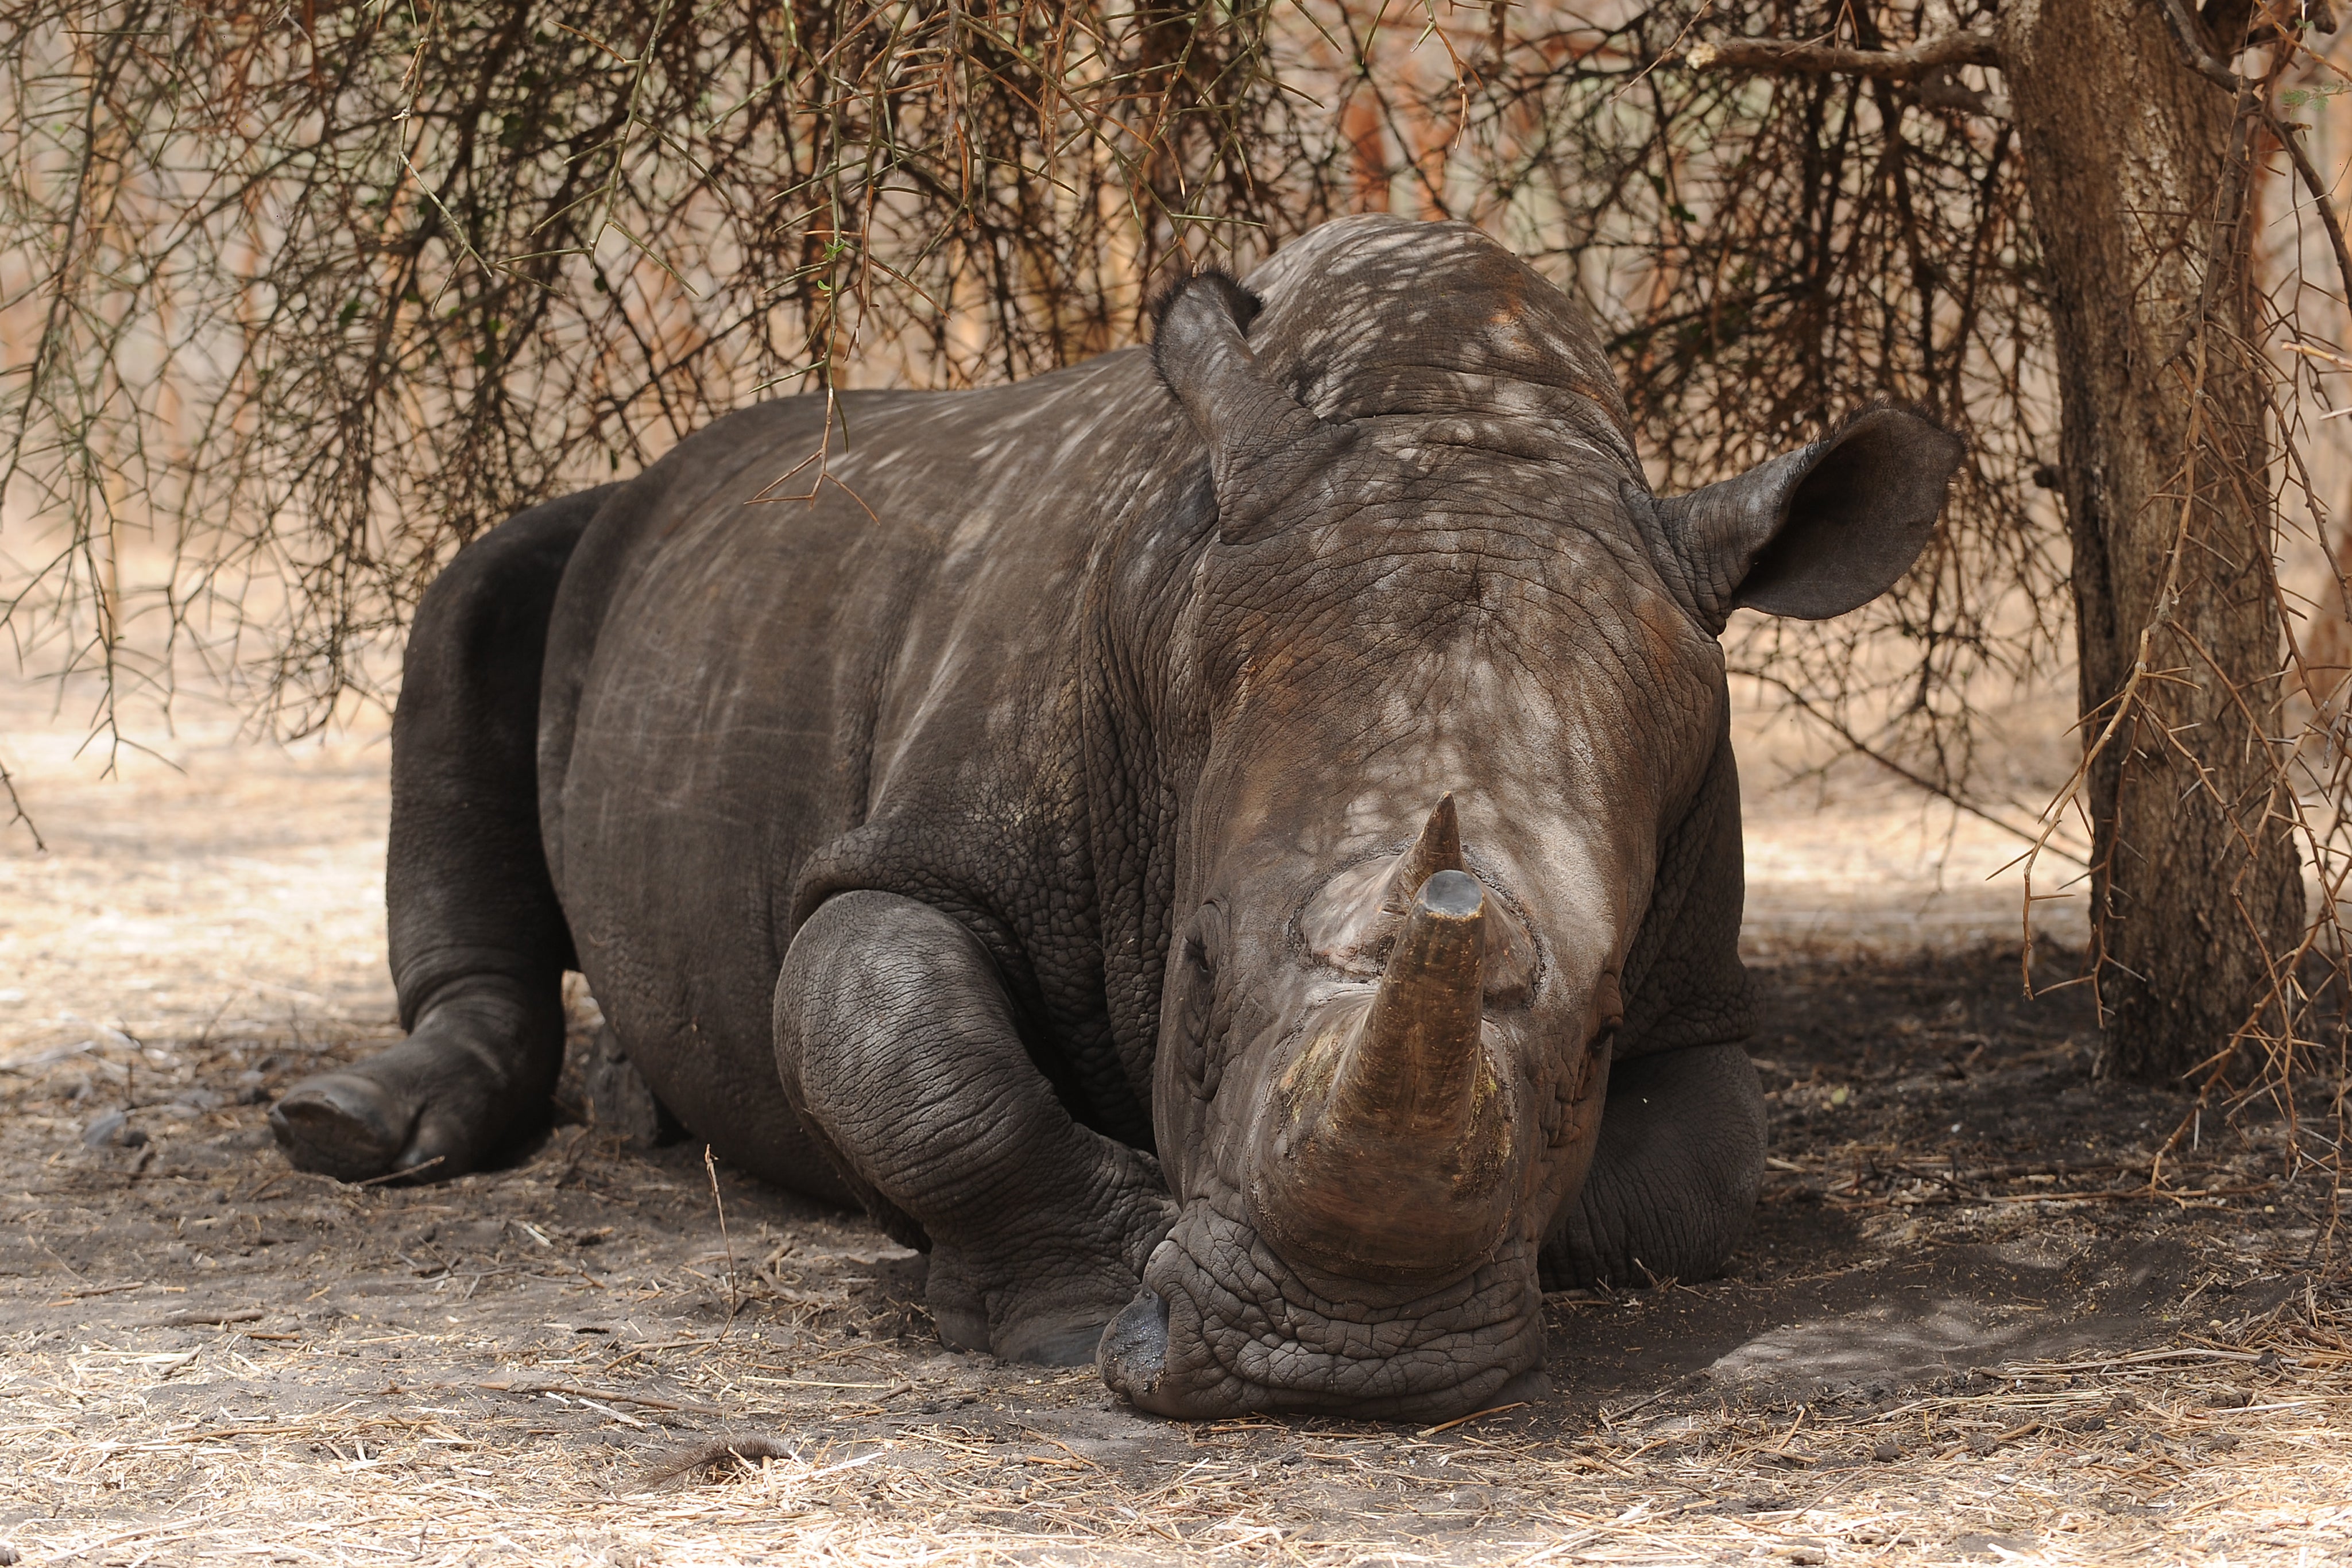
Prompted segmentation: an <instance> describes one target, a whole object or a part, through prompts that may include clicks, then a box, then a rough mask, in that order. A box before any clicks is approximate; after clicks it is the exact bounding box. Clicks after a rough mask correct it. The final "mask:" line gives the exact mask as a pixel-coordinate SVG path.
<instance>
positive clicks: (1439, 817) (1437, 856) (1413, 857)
mask: <svg viewBox="0 0 2352 1568" xmlns="http://www.w3.org/2000/svg"><path fill="white" fill-rule="evenodd" d="M1469 869H1470V868H1469V867H1468V866H1466V865H1465V864H1464V863H1463V861H1462V821H1461V819H1460V818H1459V817H1457V816H1455V815H1454V792H1453V791H1452V790H1450V789H1449V790H1447V791H1446V792H1445V793H1444V795H1441V796H1439V797H1438V800H1437V809H1436V810H1433V811H1432V812H1430V813H1429V821H1426V822H1423V824H1422V825H1421V837H1420V838H1418V839H1416V840H1414V841H1413V844H1412V848H1411V849H1409V850H1407V851H1405V852H1404V853H1403V854H1402V855H1401V856H1399V857H1398V858H1397V862H1396V870H1394V871H1392V872H1391V873H1389V879H1388V882H1387V883H1386V884H1384V885H1383V886H1382V887H1381V908H1382V909H1384V910H1386V911H1388V912H1389V913H1391V914H1392V915H1402V914H1404V913H1405V912H1406V911H1407V910H1409V909H1411V908H1412V901H1413V897H1414V895H1415V894H1419V893H1420V892H1421V890H1422V889H1423V888H1424V887H1426V886H1428V885H1429V879H1430V878H1431V877H1433V876H1435V875H1436V874H1437V873H1439V872H1442V871H1467V870H1469Z"/></svg>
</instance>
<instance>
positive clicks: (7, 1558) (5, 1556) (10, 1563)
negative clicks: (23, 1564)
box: [0, 1541, 21, 1568]
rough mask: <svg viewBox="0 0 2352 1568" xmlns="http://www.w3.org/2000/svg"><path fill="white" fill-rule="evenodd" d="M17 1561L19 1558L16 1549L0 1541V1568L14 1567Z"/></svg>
mask: <svg viewBox="0 0 2352 1568" xmlns="http://www.w3.org/2000/svg"><path fill="white" fill-rule="evenodd" d="M19 1561H21V1559H19V1558H18V1557H17V1555H16V1548H15V1547H13V1546H11V1545H9V1544H8V1543H7V1542H5V1541H0V1568H16V1563H18V1562H19Z"/></svg>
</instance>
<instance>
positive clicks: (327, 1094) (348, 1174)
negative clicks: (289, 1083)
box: [269, 1072, 416, 1181]
mask: <svg viewBox="0 0 2352 1568" xmlns="http://www.w3.org/2000/svg"><path fill="white" fill-rule="evenodd" d="M415 1122H416V1114H415V1111H414V1110H413V1109H412V1108H410V1107H407V1106H404V1105H401V1104H399V1103H397V1102H396V1100H395V1099H394V1096H393V1094H392V1092H390V1091H389V1090H387V1089H385V1088H384V1087H383V1085H382V1084H380V1083H377V1082H374V1081H373V1080H372V1079H368V1078H364V1077H362V1076H361V1075H360V1074H358V1073H356V1072H330V1073H324V1074H321V1075H320V1076H319V1077H317V1078H309V1079H305V1080H303V1082H300V1083H299V1084H297V1085H295V1087H294V1090H293V1092H291V1093H289V1094H288V1095H287V1096H286V1098H285V1099H283V1100H280V1101H279V1102H278V1103H277V1104H276V1105H274V1106H272V1107H270V1111H269V1130H270V1132H271V1133H273V1134H276V1135H277V1138H278V1147H279V1148H281V1149H283V1150H285V1151H286V1159H287V1162H288V1163H289V1165H291V1166H293V1167H294V1168H295V1169H296V1170H304V1171H317V1172H318V1173H319V1174H320V1175H321V1176H333V1177H334V1178H335V1179H336V1180H338V1181H363V1180H365V1179H367V1178H368V1177H371V1176H382V1175H383V1174H384V1173H385V1172H387V1171H390V1170H392V1169H393V1168H394V1163H395V1162H396V1161H397V1160H398V1159H399V1158H400V1152H401V1150H402V1149H404V1148H405V1147H406V1146H407V1144H408V1134H409V1131H410V1129H411V1128H413V1127H414V1126H415Z"/></svg>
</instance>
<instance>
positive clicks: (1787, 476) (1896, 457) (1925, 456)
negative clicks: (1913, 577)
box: [1658, 408, 1966, 626]
mask: <svg viewBox="0 0 2352 1568" xmlns="http://www.w3.org/2000/svg"><path fill="white" fill-rule="evenodd" d="M1965 450H1966V449H1965V447H1964V446H1963V445H1962V444H1961V442H1960V438H1959V437H1958V436H1957V435H1954V434H1951V433H1950V432H1949V431H1948V430H1945V429H1943V428H1942V427H1941V426H1939V425H1937V424H1934V423H1930V422H1929V421H1927V420H1926V419H1923V418H1921V417H1920V416H1919V415H1917V414H1916V413H1907V412H1906V411H1905V410H1902V409H1894V408H1879V409H1872V410H1870V411H1869V412H1867V413H1862V414H1859V415H1857V416H1856V417H1854V418H1853V419H1852V420H1849V421H1848V422H1847V423H1846V424H1845V426H1844V428H1843V429H1841V430H1840V431H1838V433H1837V434H1834V435H1832V436H1830V437H1829V438H1828V439H1826V440H1823V441H1816V442H1814V443H1813V444H1811V445H1810V446H1805V447H1801V448H1800V449H1799V450H1797V451H1795V452H1790V453H1785V454H1783V455H1780V456H1779V457H1775V458H1773V459H1772V460H1771V461H1770V462H1769V463H1763V464H1759V465H1757V466H1756V467H1753V468H1750V469H1749V470H1748V472H1747V473H1745V474H1742V475H1740V476H1738V478H1736V479H1726V480H1724V481H1723V482H1722V483H1720V484H1716V485H1709V486H1707V487H1706V489H1704V490H1695V491H1693V492H1691V494H1689V495H1687V496H1675V497H1671V498H1669V499H1666V500H1663V501H1660V502H1659V503H1658V517H1659V519H1660V521H1661V522H1662V523H1663V524H1664V528H1665V532H1666V537H1667V539H1668V541H1669V542H1670V543H1671V544H1672V546H1673V548H1674V549H1675V553H1676V554H1677V555H1679V556H1680V557H1681V558H1682V559H1683V562H1684V564H1685V567H1686V568H1687V569H1688V570H1689V576H1690V581H1691V584H1692V586H1693V589H1694V591H1695V592H1696V597H1697V600H1698V608H1699V611H1700V612H1701V613H1703V614H1705V615H1706V616H1707V617H1708V618H1709V619H1711V620H1712V621H1713V622H1715V623H1716V624H1717V626H1720V625H1721V624H1722V623H1723V622H1724V621H1725V620H1726V619H1727V617H1728V616H1729V615H1730V613H1731V612H1732V611H1733V610H1735V609H1737V608H1739V607H1740V606H1743V605H1744V606H1746V607H1748V609H1751V610H1761V611H1763V612H1765V613H1766V614H1768V615H1790V616H1794V617H1796V618H1797V619H1799V620H1801V621H1823V620H1827V619H1828V618H1829V617H1831V616H1832V615H1843V614H1844V613H1845V612H1847V611H1849V610H1853V609H1856V608H1858V607H1860V606H1862V605H1864V604H1867V603H1869V602H1870V601H1872V600H1874V599H1875V598H1877V597H1878V596H1879V595H1880V594H1882V593H1884V592H1885V591H1887V590H1888V589H1890V588H1892V587H1894V586H1895V580H1896V579H1898V578H1900V577H1901V576H1902V575H1903V574H1904V573H1905V572H1906V571H1908V570H1910V569H1911V563H1912V562H1913V561H1915V560H1916V559H1919V552H1920V550H1921V549H1924V548H1926V546H1927V536H1928V534H1929V532H1930V531H1931V530H1933V529H1934V528H1935V526H1936V517H1937V513H1939V512H1941V511H1942V510H1943V509H1944V491H1945V487H1946V486H1947V485H1948V484H1949V482H1950V480H1951V477H1952V471H1953V470H1954V469H1955V468H1957V467H1958V466H1959V462H1960V456H1961V454H1962V453H1963V452H1964V451H1965Z"/></svg>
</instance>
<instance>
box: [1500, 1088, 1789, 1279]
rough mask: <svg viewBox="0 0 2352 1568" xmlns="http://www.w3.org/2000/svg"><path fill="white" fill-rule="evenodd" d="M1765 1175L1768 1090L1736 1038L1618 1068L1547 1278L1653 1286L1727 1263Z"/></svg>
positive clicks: (1554, 1237) (1549, 1251)
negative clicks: (1597, 1138)
mask: <svg viewBox="0 0 2352 1568" xmlns="http://www.w3.org/2000/svg"><path fill="white" fill-rule="evenodd" d="M1763 1180H1764V1090H1763V1086H1762V1085H1761V1084H1760V1083H1759V1082H1757V1078H1756V1067H1755V1064H1754V1063H1753V1062H1750V1061H1748V1052H1747V1051H1745V1050H1744V1049H1742V1048H1741V1047H1739V1046H1737V1045H1708V1046H1693V1047H1690V1048H1688V1049H1685V1050H1681V1051H1660V1052H1658V1053H1657V1054H1656V1055H1654V1056H1640V1057H1635V1058H1634V1059H1633V1061H1624V1062H1620V1063H1618V1064H1616V1065H1615V1066H1613V1067H1612V1068H1611V1069H1610V1074H1609V1098H1608V1102H1607V1103H1606V1104H1605V1105H1604V1106H1603V1107H1602V1109H1601V1144H1600V1147H1599V1148H1598V1149H1597V1150H1596V1151H1595V1152H1594V1154H1593V1156H1592V1168H1591V1172H1590V1174H1588V1175H1587V1176H1586V1177H1585V1178H1584V1187H1583V1190H1582V1191H1581V1192H1580V1193H1579V1194H1578V1195H1577V1197H1575V1198H1574V1199H1573V1200H1572V1201H1570V1203H1568V1204H1566V1205H1564V1206H1563V1207H1562V1208H1561V1210H1560V1213H1559V1217H1558V1218H1555V1219H1554V1220H1553V1222H1552V1232H1551V1236H1550V1238H1549V1239H1548V1240H1547V1241H1546V1242H1545V1244H1544V1249H1543V1254H1542V1260H1541V1261H1542V1271H1543V1281H1544V1285H1545V1288H1546V1289H1548V1290H1559V1289H1563V1288H1565V1287H1569V1286H1575V1285H1587V1286H1589V1285H1596V1284H1616V1285H1627V1284H1633V1285H1645V1284H1648V1283H1649V1282H1650V1281H1653V1280H1704V1279H1707V1278H1710V1277H1711V1276H1713V1275H1715V1274H1717V1273H1719V1272H1721V1271H1722V1269H1723V1265H1724V1262H1725V1260H1727V1259H1728V1258H1729V1257H1730V1256H1731V1249H1733V1248H1734V1247H1735V1246H1737V1245H1738V1242H1739V1239H1740V1237H1741V1236H1743V1235H1744V1234H1746V1232H1747V1229H1748V1219H1749V1217H1750V1216H1751V1215H1752V1214H1753V1213H1754V1212H1755V1208H1756V1192H1757V1188H1758V1187H1759V1186H1761V1185H1762V1184H1763Z"/></svg>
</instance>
